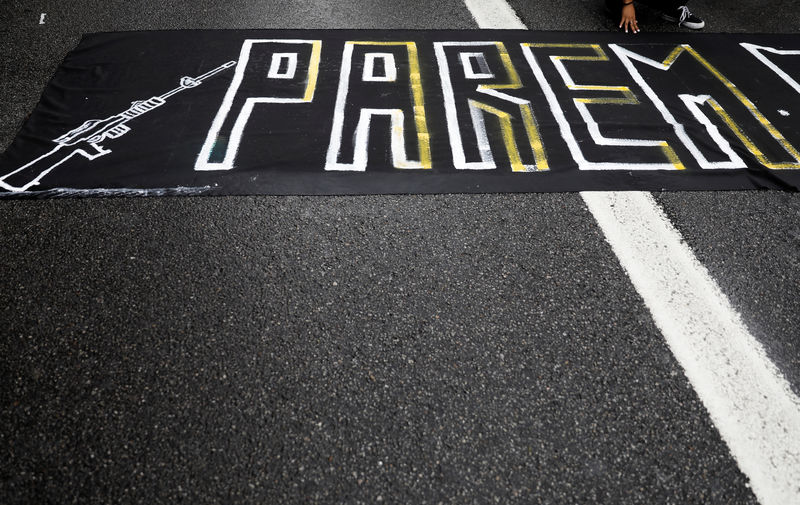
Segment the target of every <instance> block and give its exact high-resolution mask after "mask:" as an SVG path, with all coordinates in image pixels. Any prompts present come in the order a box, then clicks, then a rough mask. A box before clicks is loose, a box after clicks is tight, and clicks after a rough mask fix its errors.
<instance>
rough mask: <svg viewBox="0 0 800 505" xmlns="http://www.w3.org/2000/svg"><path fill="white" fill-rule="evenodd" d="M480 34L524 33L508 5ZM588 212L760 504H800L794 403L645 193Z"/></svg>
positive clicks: (487, 13) (482, 18)
mask: <svg viewBox="0 0 800 505" xmlns="http://www.w3.org/2000/svg"><path fill="white" fill-rule="evenodd" d="M465 3H466V5H467V7H468V8H469V10H470V12H471V13H472V15H473V17H474V18H475V20H476V21H477V23H478V26H479V27H480V28H487V29H503V28H507V29H525V25H524V24H523V23H522V22H521V21H520V20H519V18H518V17H517V16H516V14H515V13H514V12H513V10H512V9H511V7H509V5H508V4H507V3H506V2H505V0H465ZM581 196H582V197H583V199H584V201H585V202H586V205H587V207H588V208H589V210H590V212H592V214H593V215H594V217H595V219H596V220H597V223H598V224H599V226H600V228H601V229H602V230H603V233H604V234H605V236H606V240H608V242H609V243H610V244H611V247H612V249H613V250H614V252H615V253H616V255H617V257H618V258H619V261H620V263H621V264H622V266H623V268H624V269H625V271H626V272H627V273H628V276H629V277H630V279H631V282H632V283H633V285H634V287H635V288H636V290H637V291H638V293H639V294H640V296H641V297H642V298H643V299H644V302H645V304H646V305H647V307H648V309H650V312H651V313H652V315H653V319H654V321H655V323H656V325H657V326H658V328H659V329H660V330H661V332H662V333H663V335H664V338H665V340H666V341H667V344H668V345H669V346H670V349H671V350H672V353H673V354H674V355H675V357H676V359H677V360H678V362H679V363H680V364H681V366H683V368H684V370H685V372H686V376H687V378H688V379H689V381H690V382H691V384H692V386H693V387H694V389H695V391H696V392H697V395H698V396H699V398H700V400H701V401H702V402H703V404H704V405H705V407H706V409H707V410H708V412H709V415H710V417H711V419H712V421H713V422H714V424H715V425H716V427H717V429H718V430H719V432H720V434H721V436H722V438H723V440H725V442H726V443H727V444H728V447H729V449H730V451H731V453H732V454H733V457H734V458H735V460H736V462H737V464H738V465H739V468H740V469H741V470H742V472H743V473H744V474H745V475H746V476H747V477H748V478H749V479H750V485H751V488H752V490H753V492H754V493H755V495H756V497H757V498H758V500H759V501H760V502H761V503H762V504H763V505H786V504H792V503H797V504H800V399H798V397H797V396H796V395H795V394H794V393H793V392H792V390H791V388H790V386H789V384H788V383H787V382H786V380H785V378H784V377H783V376H782V374H781V373H780V371H779V370H778V369H777V368H776V367H775V365H774V364H773V363H772V362H771V361H770V360H769V359H768V358H767V356H766V353H765V352H764V349H763V347H762V346H761V345H760V344H759V343H758V341H757V340H756V339H755V338H754V337H753V336H752V335H751V334H750V333H749V332H748V330H747V329H746V327H745V325H744V323H743V322H742V320H741V317H740V316H739V314H738V313H737V312H736V310H734V308H733V307H732V306H731V305H730V302H729V301H728V299H727V297H726V296H725V295H724V294H723V293H722V291H721V290H720V289H719V287H718V286H717V284H716V282H715V281H714V280H713V279H712V278H711V276H710V275H709V274H708V271H707V270H706V269H705V268H704V267H703V266H702V265H701V264H700V262H699V261H698V260H697V258H696V257H695V256H694V253H693V252H692V251H691V249H689V247H688V246H687V245H686V244H685V242H684V241H683V239H682V237H681V235H680V233H679V232H678V231H677V230H676V229H675V227H674V226H673V225H672V223H670V222H669V219H668V218H667V217H666V216H665V215H664V213H663V211H662V210H661V208H660V207H659V206H658V204H657V203H656V202H655V200H653V197H652V196H651V195H650V194H649V193H645V192H583V193H581Z"/></svg>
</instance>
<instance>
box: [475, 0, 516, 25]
mask: <svg viewBox="0 0 800 505" xmlns="http://www.w3.org/2000/svg"><path fill="white" fill-rule="evenodd" d="M464 3H465V4H467V8H468V9H469V11H470V12H471V13H472V17H474V18H475V21H477V22H478V26H479V27H480V28H486V29H489V30H503V29H506V30H527V29H528V28H527V27H526V26H525V24H524V23H523V22H522V21H520V19H519V17H517V13H516V12H514V9H512V8H511V6H510V5H508V3H506V2H505V0H464Z"/></svg>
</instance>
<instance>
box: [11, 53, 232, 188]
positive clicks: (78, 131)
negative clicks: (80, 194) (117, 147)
mask: <svg viewBox="0 0 800 505" xmlns="http://www.w3.org/2000/svg"><path fill="white" fill-rule="evenodd" d="M234 65H236V62H235V61H229V62H227V63H225V64H223V65H220V66H218V67H217V68H215V69H213V70H211V71H209V72H206V73H205V74H203V75H200V76H198V77H182V78H181V80H180V86H178V87H177V88H175V89H173V90H171V91H168V92H166V93H164V94H163V95H159V96H154V97H152V98H148V99H147V100H137V101H135V102H132V104H131V106H130V107H129V108H128V109H127V110H125V111H123V112H120V113H119V114H115V115H113V116H110V117H108V118H106V119H90V120H89V121H86V122H85V123H83V124H82V125H80V126H79V127H77V128H75V129H74V130H72V131H70V132H68V133H65V134H64V135H62V136H60V137H58V138H56V139H54V140H53V142H55V143H56V146H55V147H54V148H53V149H51V150H50V151H49V152H48V153H46V154H43V155H42V156H39V157H38V158H36V159H35V160H33V161H31V162H30V163H28V164H26V165H23V166H21V167H20V168H18V169H16V170H14V171H13V172H9V173H7V174H5V175H3V176H0V188H3V189H6V190H8V191H13V192H21V191H27V190H28V189H29V188H30V187H32V186H36V185H38V184H39V181H40V180H41V179H42V178H43V177H44V176H46V175H47V174H49V173H50V172H51V171H52V170H53V169H55V168H56V167H57V166H59V165H61V164H62V163H64V162H66V161H67V160H68V159H70V158H72V157H73V156H75V155H78V154H79V155H81V156H83V157H84V158H86V159H88V160H94V159H97V158H99V157H100V156H104V155H106V154H109V153H110V152H111V150H110V149H107V148H105V147H103V146H102V145H100V143H101V142H103V141H104V140H107V139H116V138H119V137H121V136H122V135H125V134H126V133H128V132H129V131H130V127H128V126H127V124H126V123H127V122H128V121H130V120H131V119H134V118H137V117H139V116H141V115H142V114H145V113H146V112H150V111H152V110H153V109H155V108H157V107H160V106H162V105H164V104H165V103H166V100H167V98H169V97H171V96H172V95H175V94H177V93H180V92H181V91H183V90H185V89H190V88H194V87H197V86H199V85H200V84H202V83H203V81H205V80H206V79H208V78H209V77H212V76H214V75H216V74H218V73H220V72H222V71H223V70H226V69H228V68H231V67H233V66H234Z"/></svg>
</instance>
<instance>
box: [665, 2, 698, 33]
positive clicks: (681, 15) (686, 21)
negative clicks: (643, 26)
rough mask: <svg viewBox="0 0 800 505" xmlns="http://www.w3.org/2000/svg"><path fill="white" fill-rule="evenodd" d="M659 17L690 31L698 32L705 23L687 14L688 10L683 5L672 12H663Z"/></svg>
mask: <svg viewBox="0 0 800 505" xmlns="http://www.w3.org/2000/svg"><path fill="white" fill-rule="evenodd" d="M661 17H662V18H663V19H666V20H667V21H672V22H673V23H678V26H685V27H686V28H690V29H692V30H699V29H701V28H703V27H704V26H705V25H706V23H705V21H703V20H702V19H700V18H699V17H697V16H695V15H694V14H692V13H691V12H689V8H688V7H686V6H685V5H681V6H680V7H678V8H677V9H676V10H674V11H670V12H665V13H663V14H661Z"/></svg>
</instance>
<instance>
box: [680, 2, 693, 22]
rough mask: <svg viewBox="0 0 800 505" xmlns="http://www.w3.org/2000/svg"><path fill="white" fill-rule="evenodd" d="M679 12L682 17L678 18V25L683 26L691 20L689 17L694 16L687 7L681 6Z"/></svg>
mask: <svg viewBox="0 0 800 505" xmlns="http://www.w3.org/2000/svg"><path fill="white" fill-rule="evenodd" d="M678 11H679V12H680V13H681V15H680V17H679V18H678V25H682V24H683V22H684V21H686V20H687V19H688V18H689V16H691V15H692V13H691V12H689V8H688V7H686V6H685V5H681V6H680V7H678Z"/></svg>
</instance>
